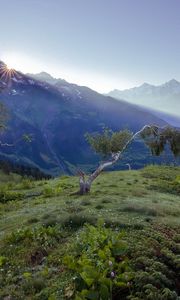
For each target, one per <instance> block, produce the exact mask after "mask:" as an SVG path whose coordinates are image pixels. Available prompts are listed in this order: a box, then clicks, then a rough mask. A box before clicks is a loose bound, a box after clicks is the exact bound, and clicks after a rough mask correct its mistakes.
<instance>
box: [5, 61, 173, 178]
mask: <svg viewBox="0 0 180 300" xmlns="http://www.w3.org/2000/svg"><path fill="white" fill-rule="evenodd" d="M4 68H5V64H4V63H3V62H0V86H1V87H2V92H1V94H0V98H1V99H0V100H1V101H2V102H3V103H4V104H5V105H6V106H7V107H8V110H9V115H10V119H9V122H8V130H6V131H5V132H4V134H3V135H2V137H1V140H2V141H6V142H9V143H16V141H17V140H19V139H20V137H21V136H22V135H23V134H24V133H26V134H31V135H32V137H33V140H32V142H31V143H30V144H26V143H25V142H23V141H21V142H19V143H18V145H17V146H16V147H1V151H0V155H1V156H4V157H5V158H7V159H10V160H13V161H16V162H18V163H22V164H29V165H32V166H34V167H38V168H40V169H41V170H42V171H45V172H47V173H50V174H53V175H58V174H62V173H69V174H72V173H74V172H75V169H76V168H77V167H82V168H83V169H84V170H92V169H93V168H94V167H95V165H97V163H98V160H99V157H98V156H97V155H95V154H94V153H93V151H92V150H91V148H90V146H89V145H88V144H87V142H86V140H85V137H84V135H85V133H86V132H95V131H101V130H102V128H103V127H104V126H107V127H109V128H111V129H112V130H119V129H122V128H129V129H130V130H132V131H135V130H138V129H139V128H141V127H142V126H143V125H145V124H152V123H156V124H158V125H166V124H167V122H166V121H164V120H163V119H162V118H159V117H158V116H155V114H153V113H152V112H150V111H146V110H145V109H143V108H141V107H138V106H137V105H133V104H130V103H128V102H126V101H123V100H116V99H114V98H112V97H110V96H104V95H101V94H99V93H97V92H95V91H93V90H91V89H89V88H87V87H83V86H78V85H76V84H70V83H68V82H66V81H65V80H62V79H54V78H53V77H51V76H50V75H49V74H47V73H45V72H43V73H40V74H38V75H32V74H26V75H25V74H23V73H21V72H16V71H14V72H13V74H12V75H11V76H9V77H8V76H4V71H3V70H4ZM163 159H169V158H167V157H166V158H160V159H158V158H153V157H152V156H151V155H150V153H149V150H148V149H146V147H145V146H144V145H143V143H142V142H141V141H136V142H135V143H134V144H133V145H132V149H131V151H130V152H127V154H126V157H125V158H124V161H122V166H125V163H126V162H130V163H131V165H132V166H133V167H134V168H138V167H141V166H143V165H144V164H146V163H147V162H154V161H162V160H163Z"/></svg>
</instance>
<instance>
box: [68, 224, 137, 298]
mask: <svg viewBox="0 0 180 300" xmlns="http://www.w3.org/2000/svg"><path fill="white" fill-rule="evenodd" d="M75 247H76V248H75V249H76V252H75V253H74V254H73V255H71V256H65V257H64V263H65V264H66V265H67V266H68V267H69V269H70V270H72V271H74V273H75V290H76V292H75V299H77V300H80V299H104V300H106V299H107V300H108V299H113V298H112V297H113V294H115V293H116V295H119V296H120V295H122V294H128V286H129V285H130V281H131V279H132V278H133V276H134V274H133V272H132V270H131V268H130V266H129V260H128V257H127V250H128V249H127V245H126V243H125V242H124V240H123V234H122V233H117V232H114V231H112V230H111V229H108V228H105V227H104V226H103V225H102V223H101V224H99V225H98V226H97V227H94V226H92V225H86V227H85V229H84V231H83V232H82V233H81V234H80V236H79V238H78V241H77V243H76V245H75ZM69 290H70V291H71V292H72V294H73V293H74V290H73V288H72V286H70V287H69ZM119 299H120V298H119Z"/></svg>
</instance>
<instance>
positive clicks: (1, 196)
mask: <svg viewBox="0 0 180 300" xmlns="http://www.w3.org/2000/svg"><path fill="white" fill-rule="evenodd" d="M23 198H24V194H23V193H19V192H10V191H7V190H6V189H3V188H1V190H0V202H1V203H6V202H8V201H13V200H22V199H23Z"/></svg>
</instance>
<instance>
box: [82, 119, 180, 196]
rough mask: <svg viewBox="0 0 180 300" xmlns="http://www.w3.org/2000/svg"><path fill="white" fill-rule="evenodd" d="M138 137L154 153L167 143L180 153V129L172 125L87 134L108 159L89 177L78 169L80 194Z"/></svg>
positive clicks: (98, 151) (160, 150)
mask: <svg viewBox="0 0 180 300" xmlns="http://www.w3.org/2000/svg"><path fill="white" fill-rule="evenodd" d="M137 137H139V138H141V139H142V140H144V142H145V144H146V145H147V146H148V147H149V148H150V150H151V152H152V154H153V155H157V156H158V155H160V154H161V153H162V152H163V151H164V149H165V147H166V145H167V146H169V148H170V150H171V151H172V153H173V154H174V156H178V155H179V154H180V131H179V130H177V129H175V128H171V127H163V128H160V127H158V126H156V125H145V126H144V127H143V128H141V129H140V130H139V131H137V132H136V133H132V132H130V131H129V130H121V131H119V132H112V131H111V130H109V129H104V131H103V133H101V134H100V133H96V134H86V139H87V141H88V142H89V144H90V145H91V147H92V148H93V149H94V150H95V152H96V153H98V154H101V155H102V156H104V157H106V158H107V159H106V160H105V161H103V162H101V163H100V165H99V167H98V168H97V169H96V170H95V171H94V172H93V173H92V174H90V175H89V176H87V177H86V175H85V173H84V172H83V171H81V170H78V175H79V187H80V188H79V191H78V192H77V193H78V194H80V195H84V194H87V193H89V192H90V189H91V185H92V183H93V181H94V180H95V179H96V178H97V177H98V176H99V175H100V173H101V172H102V171H103V170H104V169H105V168H107V167H111V166H112V165H114V164H115V163H116V162H117V161H118V160H119V159H121V158H122V154H123V153H124V152H125V150H126V149H127V148H128V146H129V145H130V144H131V143H132V142H133V141H134V140H135V139H136V138H137Z"/></svg>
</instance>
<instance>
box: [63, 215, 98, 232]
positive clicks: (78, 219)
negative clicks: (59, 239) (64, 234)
mask: <svg viewBox="0 0 180 300" xmlns="http://www.w3.org/2000/svg"><path fill="white" fill-rule="evenodd" d="M96 222H97V219H96V218H95V217H93V216H85V215H82V214H72V215H70V216H68V217H67V218H66V219H64V221H63V222H62V226H63V227H66V228H68V229H71V230H77V229H79V228H80V227H82V226H83V225H84V224H86V223H88V224H93V225H94V224H96Z"/></svg>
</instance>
